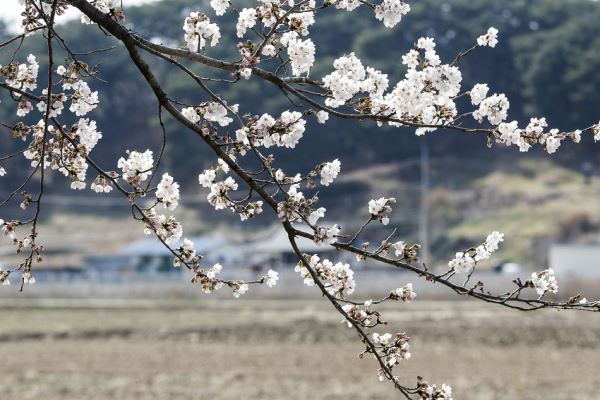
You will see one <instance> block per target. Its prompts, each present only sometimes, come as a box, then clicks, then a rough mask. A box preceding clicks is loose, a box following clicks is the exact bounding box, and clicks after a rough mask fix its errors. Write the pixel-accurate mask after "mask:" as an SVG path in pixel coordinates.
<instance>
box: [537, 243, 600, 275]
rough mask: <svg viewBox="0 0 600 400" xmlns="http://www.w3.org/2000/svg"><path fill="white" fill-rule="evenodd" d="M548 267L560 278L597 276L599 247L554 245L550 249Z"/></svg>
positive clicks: (599, 268)
mask: <svg viewBox="0 0 600 400" xmlns="http://www.w3.org/2000/svg"><path fill="white" fill-rule="evenodd" d="M548 259H549V263H548V264H549V267H550V268H552V269H553V270H554V273H555V274H556V275H561V276H574V277H586V276H599V275H600V245H588V244H555V245H552V246H551V247H550V253H549V257H548Z"/></svg>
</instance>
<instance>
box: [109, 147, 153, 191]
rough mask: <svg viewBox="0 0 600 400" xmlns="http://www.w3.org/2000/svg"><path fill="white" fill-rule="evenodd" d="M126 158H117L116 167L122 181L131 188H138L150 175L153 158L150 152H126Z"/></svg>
mask: <svg viewBox="0 0 600 400" xmlns="http://www.w3.org/2000/svg"><path fill="white" fill-rule="evenodd" d="M126 153H127V158H123V157H121V158H119V161H118V162H117V167H119V168H120V169H121V171H122V176H123V179H125V180H126V181H127V182H128V183H129V184H130V185H131V186H139V184H140V183H142V182H144V181H145V180H146V179H148V177H149V176H150V175H151V174H152V171H153V169H154V157H153V155H152V151H151V150H146V151H145V152H143V153H140V152H139V151H129V150H127V152H126Z"/></svg>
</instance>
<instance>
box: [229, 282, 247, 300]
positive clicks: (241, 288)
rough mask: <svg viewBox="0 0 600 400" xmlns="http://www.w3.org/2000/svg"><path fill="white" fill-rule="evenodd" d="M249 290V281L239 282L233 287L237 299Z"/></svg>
mask: <svg viewBox="0 0 600 400" xmlns="http://www.w3.org/2000/svg"><path fill="white" fill-rule="evenodd" d="M247 291H248V284H247V283H238V284H237V285H236V286H234V287H233V296H234V297H235V298H236V299H237V298H239V297H240V296H241V295H243V294H244V293H246V292H247Z"/></svg>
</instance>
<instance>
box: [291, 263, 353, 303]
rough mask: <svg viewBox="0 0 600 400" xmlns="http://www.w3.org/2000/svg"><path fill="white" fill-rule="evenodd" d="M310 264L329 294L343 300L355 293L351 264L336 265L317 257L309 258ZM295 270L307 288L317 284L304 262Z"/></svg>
mask: <svg viewBox="0 0 600 400" xmlns="http://www.w3.org/2000/svg"><path fill="white" fill-rule="evenodd" d="M308 264H309V265H310V267H311V268H312V269H313V270H314V271H315V273H316V274H317V276H318V278H319V280H320V281H321V282H323V284H324V286H325V289H326V290H327V292H329V293H330V294H331V295H332V296H335V297H336V298H338V299H343V298H344V297H345V296H346V295H349V294H352V293H353V292H354V289H355V288H356V282H355V281H354V271H352V269H351V268H350V265H349V264H345V263H342V262H338V263H335V264H334V263H333V262H331V261H330V260H328V259H324V260H323V261H321V259H320V258H319V256H317V255H313V256H311V257H309V258H308ZM294 270H295V271H296V272H299V273H300V275H301V276H302V278H303V279H304V284H305V285H306V286H313V285H314V284H315V282H314V280H313V278H312V275H311V274H310V271H309V270H308V268H306V267H305V266H304V264H303V262H302V261H300V262H299V263H298V264H297V265H296V267H295V268H294Z"/></svg>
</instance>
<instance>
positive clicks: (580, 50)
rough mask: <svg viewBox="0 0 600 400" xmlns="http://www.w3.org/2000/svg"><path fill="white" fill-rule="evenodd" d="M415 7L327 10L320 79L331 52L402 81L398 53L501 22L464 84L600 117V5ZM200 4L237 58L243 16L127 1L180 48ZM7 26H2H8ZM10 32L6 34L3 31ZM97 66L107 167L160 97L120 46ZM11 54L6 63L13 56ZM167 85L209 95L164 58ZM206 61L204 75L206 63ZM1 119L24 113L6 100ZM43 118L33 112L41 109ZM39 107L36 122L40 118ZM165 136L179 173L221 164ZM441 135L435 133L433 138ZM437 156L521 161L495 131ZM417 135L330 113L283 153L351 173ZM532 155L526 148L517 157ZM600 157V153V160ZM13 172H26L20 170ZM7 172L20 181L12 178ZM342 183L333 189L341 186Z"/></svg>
mask: <svg viewBox="0 0 600 400" xmlns="http://www.w3.org/2000/svg"><path fill="white" fill-rule="evenodd" d="M411 5H412V9H413V10H412V12H411V13H410V14H409V15H408V16H406V17H405V18H404V19H403V20H402V22H401V23H400V24H399V25H398V26H397V27H396V28H395V29H387V28H385V27H384V26H383V25H382V24H381V23H380V22H379V21H376V20H375V18H374V17H373V15H372V13H370V12H368V11H367V10H363V11H357V12H354V13H347V12H344V11H339V10H333V9H331V10H327V11H326V12H325V13H324V15H323V17H321V18H319V19H318V21H319V22H318V23H317V25H316V26H314V27H313V28H312V31H313V32H314V33H313V35H312V37H313V40H314V41H315V42H316V45H317V55H318V56H319V59H320V60H321V62H320V63H319V64H318V65H317V66H316V67H315V68H314V71H313V72H312V76H313V77H315V78H320V77H322V76H323V75H324V74H326V73H327V72H328V71H329V70H330V68H331V62H332V60H333V59H334V58H335V57H337V56H339V55H341V54H343V53H346V52H350V51H355V52H356V53H357V54H358V55H359V56H360V57H362V58H363V59H364V61H365V62H366V63H367V64H370V65H373V66H375V67H377V68H381V69H382V70H384V71H385V72H388V73H389V74H390V77H391V80H392V82H393V81H394V80H397V79H398V78H400V77H401V76H402V75H403V73H404V68H403V66H402V65H401V62H400V57H401V55H402V54H404V53H405V52H406V51H407V50H408V49H409V48H410V47H411V45H412V43H413V42H414V41H415V40H416V39H417V38H418V37H419V36H424V35H428V36H433V37H435V38H436V40H437V41H438V43H439V50H440V52H441V55H442V57H443V58H445V59H446V60H448V59H449V58H450V57H452V56H453V55H454V54H456V52H458V51H460V50H462V49H466V48H468V47H469V46H470V45H471V44H472V43H473V42H474V39H475V37H477V36H478V35H479V34H481V33H482V32H483V31H485V29H487V27H489V26H495V27H497V28H498V29H499V30H500V44H499V45H498V46H497V47H496V48H495V49H480V50H478V51H477V52H476V53H475V54H474V55H473V56H472V57H470V58H468V59H466V60H465V61H464V62H463V63H462V69H463V72H464V77H465V81H464V87H465V88H468V87H470V86H471V85H472V84H474V83H476V82H489V83H490V86H491V88H492V90H493V91H503V92H506V93H507V94H508V95H509V97H510V99H511V109H510V118H512V119H519V120H522V121H523V120H525V119H526V118H528V117H529V116H541V115H544V116H547V117H548V119H549V121H550V122H551V124H552V125H554V126H558V127H562V128H572V127H579V126H584V125H589V124H591V123H594V122H597V120H598V118H599V116H598V110H599V109H600V92H599V91H598V90H597V88H598V87H600V74H598V73H597V71H599V70H600V52H598V49H599V48H600V24H598V21H599V20H600V3H598V2H592V1H589V0H567V1H565V0H527V1H525V0H520V1H510V2H507V1H505V0H453V1H445V2H440V1H437V0H419V1H414V2H411ZM192 9H194V10H202V11H204V12H207V13H208V14H209V15H210V16H211V18H214V19H215V20H217V21H219V23H220V25H221V27H222V34H223V37H222V40H221V43H220V44H219V46H218V47H216V48H212V49H209V54H211V55H213V56H217V57H224V58H227V59H235V58H236V57H237V56H236V54H235V52H236V50H235V42H236V37H235V33H234V29H235V28H234V26H235V22H234V18H235V17H234V15H233V14H232V13H229V14H227V15H225V16H223V17H215V16H214V15H213V11H212V10H211V9H210V7H209V6H208V5H207V2H206V1H204V2H202V1H197V0H169V1H163V2H160V3H156V4H153V5H147V6H143V7H131V8H129V9H127V13H126V14H127V17H128V20H127V24H128V25H129V26H130V27H132V28H133V29H134V30H137V31H138V32H140V33H141V34H142V35H144V36H146V37H153V38H160V40H163V41H165V42H169V43H175V44H181V43H182V30H181V25H182V21H183V18H184V16H185V15H186V14H187V13H188V12H189V10H192ZM1 28H2V27H1V26H0V29H1ZM61 33H62V35H64V37H65V39H66V40H67V41H68V42H69V43H71V46H72V48H73V49H74V50H76V51H80V52H84V51H89V50H93V49H97V48H100V47H106V46H109V45H112V44H113V43H112V42H110V41H109V40H108V39H107V38H106V37H105V36H104V34H103V33H102V32H100V31H99V30H98V29H96V28H95V27H93V26H86V25H80V24H79V23H78V22H75V21H74V22H70V23H69V24H68V26H67V25H64V26H63V27H62V29H61ZM0 36H1V35H0ZM39 39H40V37H39V36H38V37H37V38H33V39H28V40H26V42H25V44H24V49H23V53H22V54H23V55H22V57H25V55H26V53H27V52H34V53H36V54H39V55H40V56H39V57H38V58H39V59H40V60H41V61H42V62H43V59H44V56H43V51H41V49H42V48H43V47H42V46H43V43H41V42H40V41H39ZM87 58H88V61H89V63H90V64H94V63H98V64H99V66H98V68H99V71H100V72H99V77H100V78H102V79H103V80H106V81H107V82H108V84H104V83H102V82H101V81H95V82H92V83H91V84H92V86H93V87H94V89H98V90H100V98H101V102H102V104H101V106H100V107H98V108H97V109H96V110H95V111H94V112H93V113H92V117H94V118H96V119H97V120H98V126H99V127H100V129H101V130H102V131H103V133H104V140H103V141H102V143H101V145H100V146H99V147H98V148H97V150H96V151H95V156H96V157H97V158H99V159H100V160H101V164H103V165H104V166H106V167H109V166H114V165H115V164H116V157H117V158H118V155H116V154H114V151H111V150H113V149H115V148H117V143H119V145H118V146H119V147H126V148H146V147H148V146H154V148H157V146H158V143H159V136H160V134H159V129H158V123H157V118H156V102H155V100H154V99H153V97H152V95H151V93H150V91H149V90H148V88H147V87H146V85H145V83H144V82H142V81H141V80H140V79H139V77H138V76H137V73H136V71H135V70H134V67H132V65H131V63H130V62H129V61H128V59H127V55H126V54H125V52H124V51H123V49H122V48H121V47H118V48H117V49H115V50H112V51H111V52H110V53H108V57H107V53H102V54H100V55H98V56H90V57H87ZM4 62H6V60H0V63H4ZM153 66H154V68H156V70H157V71H159V76H160V78H161V81H162V82H163V83H164V84H165V87H166V88H167V90H168V92H169V93H170V94H171V95H172V96H173V97H174V98H182V99H183V98H185V99H186V100H187V101H202V100H204V98H203V95H202V93H200V92H199V91H198V90H197V89H196V87H195V86H194V85H192V84H191V83H190V81H189V80H187V79H186V78H185V77H183V76H182V75H181V74H175V73H171V69H170V67H169V66H168V65H166V64H165V63H157V62H154V61H153ZM194 68H196V69H197V70H198V71H200V72H202V68H197V67H194ZM213 87H214V89H215V90H216V91H218V92H220V93H222V94H223V95H225V96H226V97H227V98H228V99H230V100H231V101H234V102H239V103H240V104H241V106H242V110H243V111H244V112H249V113H259V112H265V111H267V112H277V111H278V110H281V109H282V108H289V107H292V106H291V105H290V104H289V102H287V100H286V99H285V97H284V96H282V95H281V94H280V93H279V92H277V91H276V90H275V89H274V88H272V87H269V86H268V85H265V84H264V83H262V82H258V81H257V80H250V81H248V82H245V81H242V82H240V83H238V84H236V85H233V86H231V87H219V86H218V85H213ZM2 100H3V102H2V104H3V107H2V109H0V115H1V116H2V117H3V120H11V119H13V120H14V119H15V118H16V117H15V116H14V114H13V109H12V107H10V106H8V104H9V103H8V102H5V101H4V100H5V99H2ZM32 114H35V113H32ZM38 117H39V115H35V116H32V117H31V118H30V119H31V120H32V121H35V120H36V119H37V118H38ZM167 131H168V132H167V134H168V136H169V137H170V138H173V139H174V140H173V141H171V143H170V144H169V147H168V148H167V157H166V161H167V163H168V164H169V169H170V170H172V171H174V174H175V175H176V177H177V178H178V179H179V180H181V181H194V180H195V176H196V174H197V172H198V171H199V170H201V169H202V168H203V167H204V166H205V165H206V164H208V163H211V162H214V158H213V157H212V154H210V151H209V150H208V149H206V148H205V147H204V146H203V144H202V143H198V141H197V140H195V138H194V137H193V136H192V135H189V134H187V133H185V132H182V130H181V128H180V127H178V126H176V125H175V124H173V123H172V121H169V120H167ZM434 138H435V139H434ZM429 143H430V144H431V151H432V157H434V158H435V157H436V156H442V155H443V156H447V155H449V154H453V155H456V157H459V158H461V157H469V158H476V159H477V158H479V157H484V158H485V159H486V160H487V159H489V158H490V157H493V158H496V157H514V156H515V154H516V153H515V152H514V151H512V150H511V151H507V152H505V151H493V152H489V151H486V150H485V146H484V144H485V138H482V137H468V135H458V134H454V133H452V134H445V133H443V132H436V133H434V134H432V135H431V140H430V141H429ZM20 145H21V144H20V143H17V144H15V143H13V141H12V140H10V139H9V138H8V135H5V134H2V135H0V147H2V149H3V150H4V149H11V148H18V146H20ZM418 147H419V140H418V139H417V138H415V136H414V135H413V132H412V130H408V129H389V128H385V129H376V128H375V127H374V126H373V125H372V124H368V123H365V124H348V123H346V122H344V121H331V122H330V123H328V124H326V125H324V126H316V125H314V124H310V126H309V130H308V132H307V134H306V135H305V138H304V139H303V141H302V143H301V145H300V148H299V151H294V152H289V151H281V152H280V153H285V157H284V158H282V159H281V160H280V161H281V162H282V163H283V165H287V166H293V168H294V169H296V170H306V169H307V168H309V167H310V166H312V165H313V164H314V163H315V162H321V161H324V160H327V159H331V158H332V157H339V158H340V159H341V160H342V165H343V168H344V171H348V170H351V169H353V168H355V167H358V166H364V165H365V164H366V165H369V164H374V163H382V162H390V161H395V160H402V159H406V158H411V157H414V155H415V153H416V151H417V150H418ZM565 147H568V148H566V149H561V150H562V151H561V152H560V153H561V154H559V155H558V156H557V159H559V160H561V161H563V162H567V163H571V164H573V165H575V166H578V165H579V164H578V163H579V162H580V160H581V159H584V158H590V157H594V156H597V154H598V153H597V148H594V147H586V146H565ZM517 156H518V157H522V155H517ZM596 161H597V160H596ZM10 176H12V177H13V179H15V178H18V174H11V175H10ZM10 176H9V177H5V178H3V180H4V182H11V177H10ZM334 190H335V189H334Z"/></svg>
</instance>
